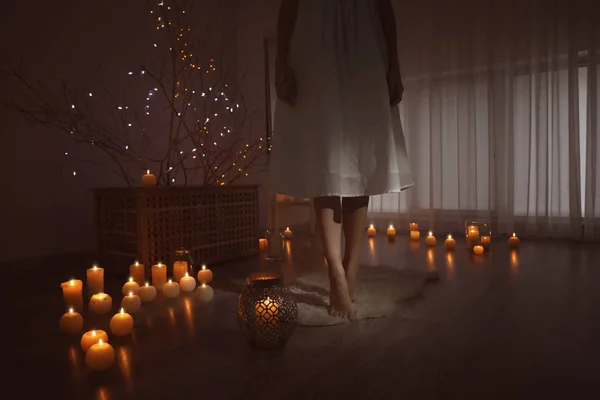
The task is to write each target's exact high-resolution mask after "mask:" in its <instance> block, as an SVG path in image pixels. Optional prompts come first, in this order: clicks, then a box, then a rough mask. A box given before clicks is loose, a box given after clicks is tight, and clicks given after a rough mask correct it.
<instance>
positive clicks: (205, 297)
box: [196, 283, 215, 303]
mask: <svg viewBox="0 0 600 400" xmlns="http://www.w3.org/2000/svg"><path fill="white" fill-rule="evenodd" d="M214 295H215V292H214V290H213V288H211V287H210V286H209V285H206V284H204V283H203V284H202V285H200V286H198V289H196V300H198V302H200V303H207V302H209V301H211V300H212V299H213V297H214Z"/></svg>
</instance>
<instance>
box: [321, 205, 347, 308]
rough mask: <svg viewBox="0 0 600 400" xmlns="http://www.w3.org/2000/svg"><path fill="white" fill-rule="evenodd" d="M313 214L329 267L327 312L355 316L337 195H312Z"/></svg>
mask: <svg viewBox="0 0 600 400" xmlns="http://www.w3.org/2000/svg"><path fill="white" fill-rule="evenodd" d="M313 203H314V206H315V216H316V219H317V224H318V226H319V231H320V232H321V242H322V243H323V251H324V253H325V259H326V260H327V266H328V268H329V285H330V291H329V314H330V315H334V316H337V317H343V318H348V319H354V310H353V309H352V301H351V300H350V297H349V296H348V284H347V283H346V276H345V273H344V267H343V265H342V204H341V201H340V198H339V197H333V196H331V197H316V198H314V199H313Z"/></svg>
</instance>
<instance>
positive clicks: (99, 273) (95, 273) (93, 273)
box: [87, 265, 104, 296]
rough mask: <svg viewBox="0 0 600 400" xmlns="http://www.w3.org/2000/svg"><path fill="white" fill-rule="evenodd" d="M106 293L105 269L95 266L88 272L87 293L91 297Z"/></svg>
mask: <svg viewBox="0 0 600 400" xmlns="http://www.w3.org/2000/svg"><path fill="white" fill-rule="evenodd" d="M102 292H104V268H100V267H98V266H97V265H94V266H93V267H92V268H88V270H87V293H88V294H89V295H90V296H91V295H93V294H96V293H102Z"/></svg>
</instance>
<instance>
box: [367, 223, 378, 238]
mask: <svg viewBox="0 0 600 400" xmlns="http://www.w3.org/2000/svg"><path fill="white" fill-rule="evenodd" d="M376 234H377V229H375V226H374V225H373V224H371V225H369V228H368V229H367V235H369V237H375V235H376Z"/></svg>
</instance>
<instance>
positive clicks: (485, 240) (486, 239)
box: [481, 236, 492, 250]
mask: <svg viewBox="0 0 600 400" xmlns="http://www.w3.org/2000/svg"><path fill="white" fill-rule="evenodd" d="M491 244H492V238H491V236H482V237H481V245H482V246H483V249H484V250H489V248H490V246H491Z"/></svg>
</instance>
